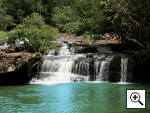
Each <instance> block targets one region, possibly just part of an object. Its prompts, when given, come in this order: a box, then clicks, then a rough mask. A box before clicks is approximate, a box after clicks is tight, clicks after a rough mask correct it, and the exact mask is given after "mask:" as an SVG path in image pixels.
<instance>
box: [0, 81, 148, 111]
mask: <svg viewBox="0 0 150 113" xmlns="http://www.w3.org/2000/svg"><path fill="white" fill-rule="evenodd" d="M0 89H1V90H0V113H124V112H125V113H130V112H134V113H141V112H142V113H149V112H150V84H119V83H109V82H105V83H94V82H78V83H60V84H45V85H44V84H43V85H42V84H30V85H23V86H0ZM126 89H146V109H126Z"/></svg>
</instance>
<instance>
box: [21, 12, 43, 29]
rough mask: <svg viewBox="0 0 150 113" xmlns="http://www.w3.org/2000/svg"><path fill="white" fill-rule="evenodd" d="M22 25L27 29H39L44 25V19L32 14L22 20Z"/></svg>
mask: <svg viewBox="0 0 150 113" xmlns="http://www.w3.org/2000/svg"><path fill="white" fill-rule="evenodd" d="M23 24H24V25H25V26H26V27H28V28H34V27H37V28H40V27H41V26H43V25H45V22H44V19H43V17H42V16H40V15H39V14H38V13H32V14H31V15H30V16H27V17H26V18H24V19H23Z"/></svg>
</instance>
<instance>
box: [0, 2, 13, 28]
mask: <svg viewBox="0 0 150 113" xmlns="http://www.w3.org/2000/svg"><path fill="white" fill-rule="evenodd" d="M6 10H7V8H6V7H5V6H4V1H3V0H0V29H1V30H6V28H7V27H8V26H11V25H13V24H14V23H13V18H12V17H11V16H9V15H7V14H6Z"/></svg>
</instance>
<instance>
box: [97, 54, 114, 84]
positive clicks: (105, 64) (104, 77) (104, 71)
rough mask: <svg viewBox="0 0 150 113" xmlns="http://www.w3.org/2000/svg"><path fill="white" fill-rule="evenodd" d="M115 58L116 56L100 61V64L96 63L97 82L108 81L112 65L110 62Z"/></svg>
mask: <svg viewBox="0 0 150 113" xmlns="http://www.w3.org/2000/svg"><path fill="white" fill-rule="evenodd" d="M113 57H114V56H108V57H107V58H106V59H105V60H103V61H100V62H98V61H96V64H97V63H98V65H95V69H96V81H108V76H109V65H110V61H111V60H112V59H113ZM98 68H99V69H98ZM98 70H99V71H98Z"/></svg>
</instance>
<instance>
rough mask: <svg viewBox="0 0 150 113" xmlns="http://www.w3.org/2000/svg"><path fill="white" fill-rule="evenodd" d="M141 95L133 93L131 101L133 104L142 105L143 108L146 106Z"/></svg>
mask: <svg viewBox="0 0 150 113" xmlns="http://www.w3.org/2000/svg"><path fill="white" fill-rule="evenodd" d="M140 98H141V97H140V94H139V93H137V92H133V93H132V94H131V95H130V99H131V101H132V102H134V103H137V102H138V103H140V104H141V105H142V106H143V105H144V104H143V103H142V102H141V101H140Z"/></svg>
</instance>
